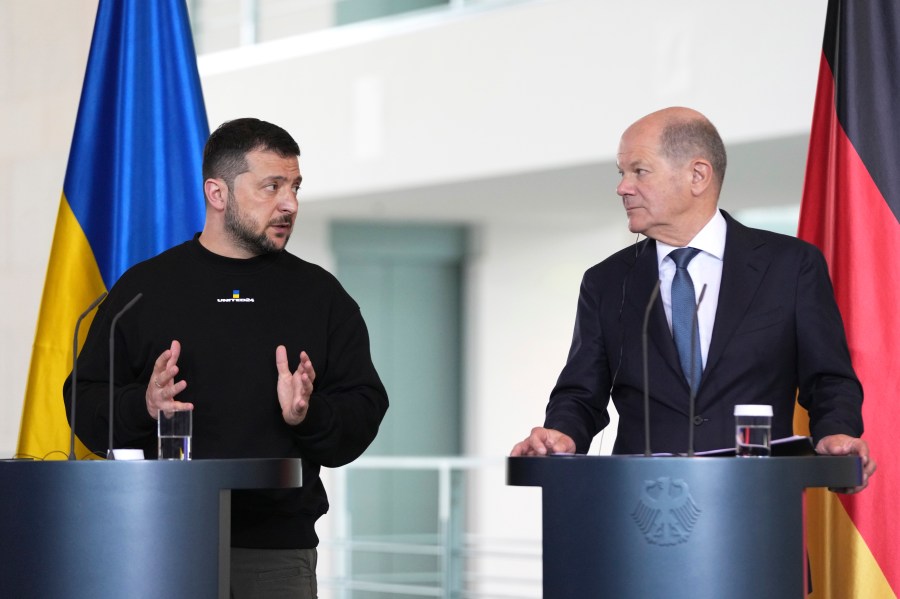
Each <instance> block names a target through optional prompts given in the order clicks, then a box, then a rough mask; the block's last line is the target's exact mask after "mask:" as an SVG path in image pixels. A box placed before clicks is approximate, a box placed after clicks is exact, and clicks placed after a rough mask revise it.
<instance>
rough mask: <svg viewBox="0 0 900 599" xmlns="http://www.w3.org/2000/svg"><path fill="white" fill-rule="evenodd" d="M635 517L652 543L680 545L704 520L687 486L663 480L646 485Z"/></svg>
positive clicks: (634, 514) (681, 482)
mask: <svg viewBox="0 0 900 599" xmlns="http://www.w3.org/2000/svg"><path fill="white" fill-rule="evenodd" d="M631 517H632V518H634V521H635V522H637V525H638V528H640V529H641V532H642V533H643V534H644V538H645V539H647V542H648V543H652V544H654V545H664V546H666V545H677V544H678V543H684V542H685V541H687V539H688V537H689V536H690V534H691V531H692V530H693V529H694V524H696V523H697V519H698V518H699V517H700V508H698V507H697V504H696V503H694V498H693V497H691V493H690V489H689V488H688V484H687V483H686V482H684V481H683V480H682V479H680V478H679V479H675V480H672V479H671V478H670V477H668V476H662V477H660V478H657V479H656V480H645V481H644V488H643V489H642V490H641V497H640V499H639V500H638V504H637V506H635V508H634V511H633V512H632V513H631Z"/></svg>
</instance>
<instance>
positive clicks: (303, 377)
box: [275, 345, 316, 426]
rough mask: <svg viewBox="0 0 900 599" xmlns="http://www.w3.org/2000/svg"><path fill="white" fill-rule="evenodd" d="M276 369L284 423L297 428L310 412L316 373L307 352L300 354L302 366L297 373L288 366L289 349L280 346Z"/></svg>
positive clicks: (276, 353) (276, 355) (277, 352)
mask: <svg viewBox="0 0 900 599" xmlns="http://www.w3.org/2000/svg"><path fill="white" fill-rule="evenodd" d="M275 367H276V368H277V369H278V385H277V389H278V403H279V404H281V415H282V416H283V417H284V421H285V422H287V423H288V424H290V425H291V426H296V425H298V424H300V423H301V422H303V421H304V420H305V419H306V412H307V411H308V410H309V396H310V395H312V392H313V381H315V380H316V371H315V370H313V365H312V362H311V361H310V359H309V356H308V355H306V352H305V351H302V352H300V365H299V366H298V367H297V370H296V372H293V373H292V372H291V369H290V367H289V366H288V358H287V348H285V347H284V346H283V345H279V346H278V347H277V348H276V349H275Z"/></svg>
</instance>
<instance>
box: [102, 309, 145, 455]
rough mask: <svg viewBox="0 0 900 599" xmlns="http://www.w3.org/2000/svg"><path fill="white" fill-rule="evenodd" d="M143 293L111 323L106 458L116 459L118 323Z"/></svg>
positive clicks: (120, 311)
mask: <svg viewBox="0 0 900 599" xmlns="http://www.w3.org/2000/svg"><path fill="white" fill-rule="evenodd" d="M143 295H144V294H143V293H138V294H137V295H136V296H134V298H132V300H131V301H130V302H128V303H127V304H125V307H124V308H122V309H121V310H119V313H118V314H116V315H115V316H114V317H113V319H112V324H110V325H109V448H107V450H106V459H107V460H114V459H116V458H115V456H114V455H113V388H114V386H115V385H114V384H113V383H114V382H115V381H114V378H113V377H114V372H115V369H114V368H113V360H114V359H115V348H116V323H117V322H118V321H119V318H121V317H122V315H123V314H125V313H126V312H128V310H130V309H131V307H132V306H133V305H135V304H136V303H137V302H138V300H139V299H141V297H142V296H143Z"/></svg>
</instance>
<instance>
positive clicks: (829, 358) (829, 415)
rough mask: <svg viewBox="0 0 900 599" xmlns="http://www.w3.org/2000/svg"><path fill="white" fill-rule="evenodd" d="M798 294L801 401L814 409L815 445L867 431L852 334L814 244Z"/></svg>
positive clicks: (811, 415) (804, 264)
mask: <svg viewBox="0 0 900 599" xmlns="http://www.w3.org/2000/svg"><path fill="white" fill-rule="evenodd" d="M799 277H800V284H799V285H798V298H797V308H796V310H797V341H798V346H797V350H798V377H799V395H798V401H799V403H800V405H801V406H803V407H804V408H806V410H807V411H808V412H809V420H810V432H811V433H812V436H813V439H814V441H815V442H816V443H818V441H819V440H820V439H821V438H822V437H825V436H828V435H834V434H846V435H850V436H852V437H859V436H861V435H862V432H863V423H862V400H863V391H862V386H861V385H860V383H859V380H858V379H857V378H856V374H855V373H854V371H853V365H852V363H851V361H850V351H849V349H848V347H847V337H846V335H845V333H844V324H843V321H842V319H841V314H840V311H839V310H838V307H837V303H836V302H835V299H834V289H833V287H832V285H831V279H830V278H829V276H828V267H827V265H826V263H825V258H824V257H823V256H822V254H821V252H819V251H818V250H817V249H815V248H813V247H812V246H810V247H809V251H808V252H807V254H806V256H805V258H804V260H803V261H802V262H801V266H800V273H799Z"/></svg>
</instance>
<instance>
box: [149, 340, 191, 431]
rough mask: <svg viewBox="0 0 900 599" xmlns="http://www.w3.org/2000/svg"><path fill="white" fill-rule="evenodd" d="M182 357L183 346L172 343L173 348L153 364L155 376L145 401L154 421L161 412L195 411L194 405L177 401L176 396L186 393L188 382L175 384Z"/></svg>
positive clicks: (152, 376) (150, 383)
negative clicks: (179, 357)
mask: <svg viewBox="0 0 900 599" xmlns="http://www.w3.org/2000/svg"><path fill="white" fill-rule="evenodd" d="M180 355H181V344H180V343H178V342H177V341H172V346H171V347H170V348H169V349H167V350H166V351H164V352H163V353H161V354H160V355H159V357H158V358H156V362H155V363H154V364H153V374H151V375H150V382H149V383H148V384H147V391H146V392H145V393H144V399H145V400H146V401H147V411H148V412H149V413H150V415H151V416H153V418H154V419H156V418H159V411H160V410H163V411H166V412H169V411H172V410H193V409H194V404H191V403H184V402H180V401H177V400H176V399H175V396H176V395H178V394H179V393H181V392H182V391H184V388H185V387H187V381H178V382H175V376H176V375H177V374H178V356H180Z"/></svg>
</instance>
